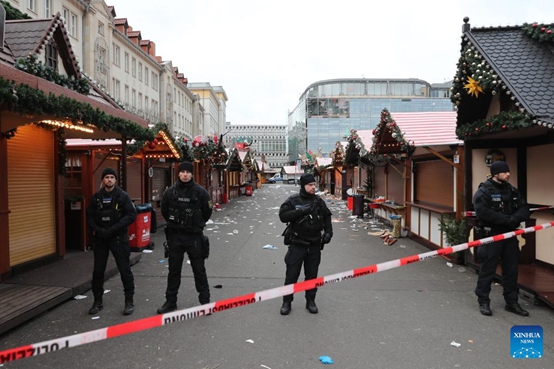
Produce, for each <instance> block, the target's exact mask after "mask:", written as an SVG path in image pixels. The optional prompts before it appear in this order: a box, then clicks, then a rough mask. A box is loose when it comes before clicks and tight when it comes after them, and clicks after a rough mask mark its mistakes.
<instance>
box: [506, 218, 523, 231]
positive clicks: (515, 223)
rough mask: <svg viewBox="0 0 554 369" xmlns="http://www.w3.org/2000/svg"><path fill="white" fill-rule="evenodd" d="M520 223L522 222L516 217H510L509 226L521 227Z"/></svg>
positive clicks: (513, 227)
mask: <svg viewBox="0 0 554 369" xmlns="http://www.w3.org/2000/svg"><path fill="white" fill-rule="evenodd" d="M520 223H521V222H518V221H517V219H515V218H514V217H510V219H509V220H508V227H510V228H512V229H516V228H517V227H519V225H520Z"/></svg>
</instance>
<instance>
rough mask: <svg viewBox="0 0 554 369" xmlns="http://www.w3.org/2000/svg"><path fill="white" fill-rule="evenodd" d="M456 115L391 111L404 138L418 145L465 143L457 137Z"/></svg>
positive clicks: (449, 113)
mask: <svg viewBox="0 0 554 369" xmlns="http://www.w3.org/2000/svg"><path fill="white" fill-rule="evenodd" d="M456 115H457V113H456V112H455V111H446V112H424V113H391V117H392V119H394V121H395V122H396V124H397V125H398V128H400V130H401V131H402V133H403V134H404V138H405V139H406V140H407V141H408V142H412V141H413V142H414V145H415V146H416V147H421V146H437V145H455V144H456V145H457V144H463V141H461V140H458V139H457V138H456ZM364 144H365V142H364Z"/></svg>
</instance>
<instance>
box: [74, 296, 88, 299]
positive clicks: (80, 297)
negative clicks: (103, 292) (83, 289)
mask: <svg viewBox="0 0 554 369" xmlns="http://www.w3.org/2000/svg"><path fill="white" fill-rule="evenodd" d="M86 298H87V297H86V296H84V295H76V296H75V297H74V299H75V300H82V299H86Z"/></svg>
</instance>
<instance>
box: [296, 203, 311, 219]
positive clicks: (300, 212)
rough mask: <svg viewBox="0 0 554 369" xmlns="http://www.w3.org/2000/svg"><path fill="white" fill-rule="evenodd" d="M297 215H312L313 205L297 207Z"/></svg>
mask: <svg viewBox="0 0 554 369" xmlns="http://www.w3.org/2000/svg"><path fill="white" fill-rule="evenodd" d="M295 210H296V213H298V215H299V216H302V217H303V216H305V215H308V214H311V212H312V205H310V204H306V205H296V208H295Z"/></svg>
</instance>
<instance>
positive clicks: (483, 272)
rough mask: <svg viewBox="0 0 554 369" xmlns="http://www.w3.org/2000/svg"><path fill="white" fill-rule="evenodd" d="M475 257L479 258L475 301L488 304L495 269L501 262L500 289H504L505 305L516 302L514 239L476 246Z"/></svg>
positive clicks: (515, 242) (516, 264)
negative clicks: (479, 264)
mask: <svg viewBox="0 0 554 369" xmlns="http://www.w3.org/2000/svg"><path fill="white" fill-rule="evenodd" d="M477 249H478V250H477V255H478V257H479V258H480V263H481V267H480V269H479V279H478V280H477V287H476V288H475V294H476V295H477V301H478V302H479V303H480V304H481V303H487V304H488V303H490V301H491V300H490V298H489V293H490V292H491V284H492V282H493V280H494V275H495V273H496V267H497V265H498V262H499V261H500V262H501V267H502V287H503V288H504V293H503V295H504V300H505V301H506V303H507V304H512V303H514V302H517V300H518V294H519V289H518V287H517V275H518V262H519V253H520V251H519V245H518V240H517V238H515V237H512V238H508V239H507V240H502V241H498V242H493V243H489V244H485V245H482V246H478V248H477Z"/></svg>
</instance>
